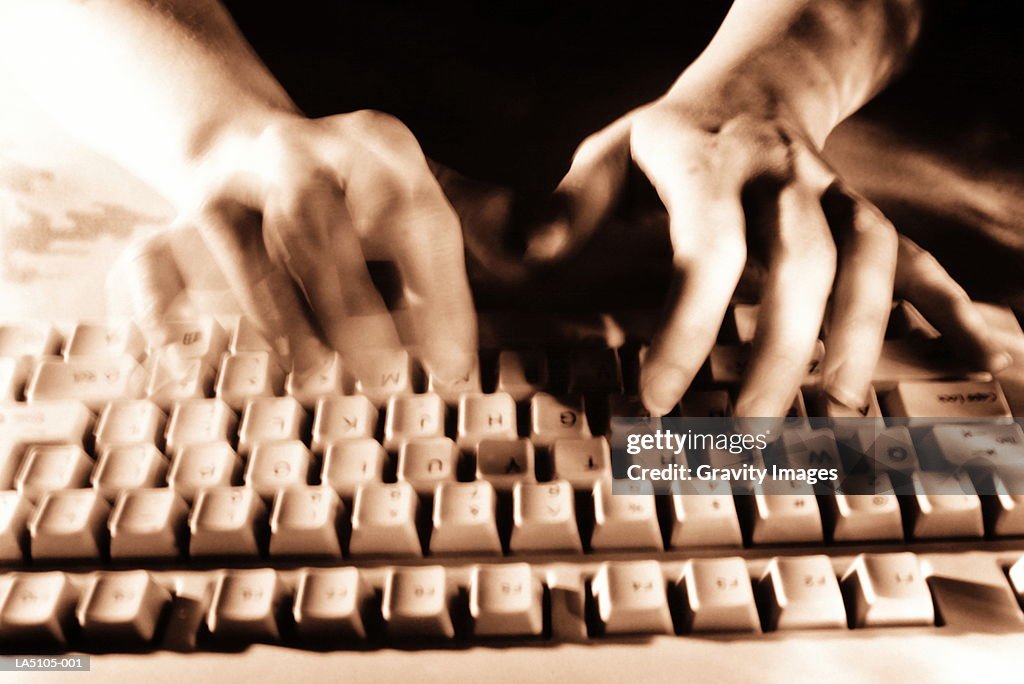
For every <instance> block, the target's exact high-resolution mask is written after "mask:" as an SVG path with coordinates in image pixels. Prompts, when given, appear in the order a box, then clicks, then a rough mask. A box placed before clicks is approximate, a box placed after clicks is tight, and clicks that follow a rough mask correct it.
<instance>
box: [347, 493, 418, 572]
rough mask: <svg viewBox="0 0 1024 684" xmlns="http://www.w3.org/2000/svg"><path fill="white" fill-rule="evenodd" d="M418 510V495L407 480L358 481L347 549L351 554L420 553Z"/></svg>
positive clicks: (397, 555) (408, 555)
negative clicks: (386, 481)
mask: <svg viewBox="0 0 1024 684" xmlns="http://www.w3.org/2000/svg"><path fill="white" fill-rule="evenodd" d="M418 510H419V499H418V498H417V496H416V492H415V491H414V490H413V488H412V485H410V484H409V483H408V482H396V483H394V484H367V485H361V486H360V487H359V489H357V490H356V496H355V502H354V504H353V508H352V538H351V540H350V541H349V553H350V554H351V555H352V556H353V557H354V558H361V557H366V556H395V557H409V558H413V557H416V558H418V557H419V556H421V555H423V550H422V548H421V547H420V538H419V532H418V531H417V528H416V514H417V512H418Z"/></svg>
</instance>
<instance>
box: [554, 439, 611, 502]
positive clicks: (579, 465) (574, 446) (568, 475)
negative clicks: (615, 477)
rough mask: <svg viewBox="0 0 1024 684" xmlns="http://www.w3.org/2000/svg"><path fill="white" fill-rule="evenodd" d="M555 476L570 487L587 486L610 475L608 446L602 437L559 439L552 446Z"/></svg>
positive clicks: (589, 487) (586, 487) (584, 487)
mask: <svg viewBox="0 0 1024 684" xmlns="http://www.w3.org/2000/svg"><path fill="white" fill-rule="evenodd" d="M551 460H552V463H553V464H554V478H555V479H559V480H565V481H566V482H568V483H569V484H570V485H572V487H573V489H579V490H589V489H593V487H594V485H595V484H597V483H598V482H599V481H601V480H602V479H605V478H610V477H611V475H612V457H611V449H610V448H609V446H608V440H607V439H605V438H604V437H588V438H585V439H559V440H556V441H555V443H554V446H553V447H552V449H551Z"/></svg>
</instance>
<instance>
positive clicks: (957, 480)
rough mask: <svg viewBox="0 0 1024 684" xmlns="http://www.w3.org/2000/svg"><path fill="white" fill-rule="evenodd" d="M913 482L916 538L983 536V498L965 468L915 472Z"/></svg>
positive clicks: (912, 527) (912, 525) (911, 504)
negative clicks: (947, 471) (953, 471)
mask: <svg viewBox="0 0 1024 684" xmlns="http://www.w3.org/2000/svg"><path fill="white" fill-rule="evenodd" d="M910 485H911V488H912V491H913V492H914V496H913V498H912V499H910V498H909V497H908V503H909V525H910V530H909V532H910V533H911V534H912V535H913V536H914V538H915V539H943V538H950V537H982V536H984V534H985V525H984V523H983V522H982V517H981V500H980V499H979V498H978V495H977V492H976V491H975V489H974V483H973V482H971V478H970V476H969V475H968V474H967V473H966V472H964V471H960V472H957V473H935V472H920V473H914V474H913V475H912V476H911V478H910Z"/></svg>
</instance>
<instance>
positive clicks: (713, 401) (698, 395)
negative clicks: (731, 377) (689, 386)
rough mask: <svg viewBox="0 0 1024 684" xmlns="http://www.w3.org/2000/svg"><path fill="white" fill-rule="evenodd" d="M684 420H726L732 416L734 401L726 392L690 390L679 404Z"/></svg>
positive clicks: (680, 413)
mask: <svg viewBox="0 0 1024 684" xmlns="http://www.w3.org/2000/svg"><path fill="white" fill-rule="evenodd" d="M679 415H680V416H683V417H684V418H724V417H726V416H731V415H732V399H730V398H729V392H728V391H726V390H690V391H688V392H687V393H686V394H684V395H683V399H682V401H680V402H679Z"/></svg>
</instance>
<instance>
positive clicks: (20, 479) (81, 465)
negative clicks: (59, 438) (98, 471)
mask: <svg viewBox="0 0 1024 684" xmlns="http://www.w3.org/2000/svg"><path fill="white" fill-rule="evenodd" d="M90 472H92V459H90V458H89V457H88V456H86V454H85V452H84V451H82V447H80V446H77V445H74V444H60V445H56V444H55V445H48V446H33V447H29V448H28V449H27V450H26V451H25V455H24V457H23V458H22V461H21V468H20V469H19V470H18V474H17V475H15V477H14V486H15V488H16V489H17V490H18V492H20V493H21V495H22V496H24V497H25V498H27V499H28V500H29V501H31V502H32V503H38V502H39V501H40V500H41V499H42V498H43V496H45V495H46V494H47V493H48V492H52V491H56V490H58V489H80V488H82V487H87V486H88V485H89V473H90Z"/></svg>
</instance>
